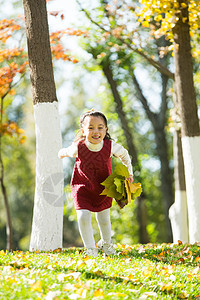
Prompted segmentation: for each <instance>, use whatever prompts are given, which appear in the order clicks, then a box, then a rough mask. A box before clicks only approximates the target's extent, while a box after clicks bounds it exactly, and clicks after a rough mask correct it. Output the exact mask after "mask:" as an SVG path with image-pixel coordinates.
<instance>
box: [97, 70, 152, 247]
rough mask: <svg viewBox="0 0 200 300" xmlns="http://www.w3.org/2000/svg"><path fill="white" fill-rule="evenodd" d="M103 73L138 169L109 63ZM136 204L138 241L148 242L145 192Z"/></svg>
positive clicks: (133, 146)
mask: <svg viewBox="0 0 200 300" xmlns="http://www.w3.org/2000/svg"><path fill="white" fill-rule="evenodd" d="M103 71H104V74H105V76H106V78H107V80H108V83H109V84H110V87H111V91H112V94H113V98H114V101H115V103H116V110H117V114H118V116H119V119H120V121H121V124H122V128H123V131H124V134H125V137H126V142H127V146H128V149H129V153H130V155H131V157H132V161H133V164H134V165H135V166H136V168H137V169H138V170H139V169H140V167H139V163H138V159H137V151H136V148H135V145H134V143H133V135H132V134H131V132H130V129H129V126H128V122H127V120H126V115H125V113H124V110H123V105H122V100H121V97H120V95H119V92H118V90H117V83H116V82H115V80H114V79H113V74H112V71H111V69H110V66H109V65H106V66H105V65H104V66H103ZM137 203H138V206H137V219H138V224H139V241H140V243H143V244H144V243H148V242H149V236H148V233H147V229H146V226H147V207H146V204H145V193H144V192H143V193H142V195H141V196H140V197H138V201H137Z"/></svg>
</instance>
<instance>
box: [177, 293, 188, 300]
mask: <svg viewBox="0 0 200 300" xmlns="http://www.w3.org/2000/svg"><path fill="white" fill-rule="evenodd" d="M188 296H189V295H188V293H187V292H186V291H181V292H180V293H179V294H178V298H180V299H187V298H188Z"/></svg>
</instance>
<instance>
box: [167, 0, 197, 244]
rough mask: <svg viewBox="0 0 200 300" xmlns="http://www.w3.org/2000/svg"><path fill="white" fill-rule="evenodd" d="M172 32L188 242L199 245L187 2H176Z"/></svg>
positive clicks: (195, 136) (195, 138) (195, 110)
mask: <svg viewBox="0 0 200 300" xmlns="http://www.w3.org/2000/svg"><path fill="white" fill-rule="evenodd" d="M177 3H178V9H177V12H176V17H177V19H178V21H177V22H176V24H175V26H174V28H173V33H174V61H175V83H176V91H177V99H178V105H179V108H180V117H181V134H182V138H181V139H182V147H183V158H184V165H185V177H186V191H187V199H188V201H187V206H188V219H189V241H190V243H194V242H200V230H199V228H200V206H199V195H200V185H199V180H200V160H199V149H200V128H199V119H198V115H197V103H196V96H195V89H194V82H193V63H192V55H191V44H190V25H189V12H188V1H186V0H178V1H177Z"/></svg>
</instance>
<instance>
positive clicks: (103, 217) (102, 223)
mask: <svg viewBox="0 0 200 300" xmlns="http://www.w3.org/2000/svg"><path fill="white" fill-rule="evenodd" d="M95 215H96V219H97V222H98V225H99V229H100V235H101V239H102V240H103V241H104V242H106V243H108V244H110V243H111V222H110V208H108V209H105V210H102V211H100V212H96V213H95Z"/></svg>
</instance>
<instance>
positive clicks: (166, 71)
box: [76, 0, 174, 80]
mask: <svg viewBox="0 0 200 300" xmlns="http://www.w3.org/2000/svg"><path fill="white" fill-rule="evenodd" d="M76 2H77V3H78V5H79V6H80V9H81V11H83V12H84V13H85V15H86V16H87V18H88V19H89V20H90V21H91V23H93V24H95V25H96V26H98V27H99V28H100V29H101V30H103V31H105V32H107V33H109V34H110V35H112V30H108V29H106V28H105V27H104V26H102V25H100V24H99V23H98V22H96V21H95V20H93V19H92V17H91V16H90V14H89V13H88V11H87V10H86V9H84V8H83V7H82V5H81V3H80V2H79V0H76ZM116 39H118V40H119V41H120V42H121V43H123V44H125V45H126V46H127V47H128V48H129V49H130V50H132V51H134V52H135V53H137V54H139V55H140V56H142V57H143V58H144V59H145V60H147V61H148V62H149V63H150V64H151V65H152V66H153V67H155V68H156V69H157V70H158V71H159V72H160V73H162V74H163V75H166V76H167V77H169V78H171V79H173V80H174V73H172V72H171V71H170V70H169V69H168V68H166V67H165V66H163V65H162V64H161V63H160V62H159V61H156V60H154V59H153V58H151V57H149V56H148V55H147V54H146V53H144V52H143V51H141V50H139V49H137V48H134V47H133V46H132V45H131V44H132V41H131V40H130V39H128V38H126V40H124V39H123V38H121V37H116Z"/></svg>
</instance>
